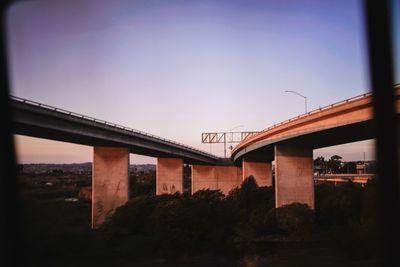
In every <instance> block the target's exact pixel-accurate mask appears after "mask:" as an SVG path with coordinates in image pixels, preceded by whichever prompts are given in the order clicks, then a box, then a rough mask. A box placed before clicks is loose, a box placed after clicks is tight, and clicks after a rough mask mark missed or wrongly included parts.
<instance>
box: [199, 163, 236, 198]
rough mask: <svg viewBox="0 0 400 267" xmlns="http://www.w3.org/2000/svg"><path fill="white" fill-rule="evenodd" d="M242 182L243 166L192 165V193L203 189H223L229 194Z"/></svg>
mask: <svg viewBox="0 0 400 267" xmlns="http://www.w3.org/2000/svg"><path fill="white" fill-rule="evenodd" d="M241 183H242V168H241V167H236V166H210V165H192V194H194V193H195V192H197V191H199V190H202V189H211V190H221V192H222V193H224V194H225V195H227V194H228V193H229V191H231V190H232V189H234V188H236V187H239V186H240V185H241Z"/></svg>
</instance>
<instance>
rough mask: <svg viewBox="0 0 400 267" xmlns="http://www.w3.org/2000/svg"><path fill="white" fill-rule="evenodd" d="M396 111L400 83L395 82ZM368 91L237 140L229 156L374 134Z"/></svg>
mask: <svg viewBox="0 0 400 267" xmlns="http://www.w3.org/2000/svg"><path fill="white" fill-rule="evenodd" d="M395 89H396V95H397V102H396V107H397V112H398V113H399V112H400V85H396V86H395ZM372 119H373V112H372V95H371V94H370V93H367V94H364V95H360V96H357V97H353V98H350V99H347V100H343V101H340V102H338V103H335V104H332V105H329V106H326V107H323V108H319V109H316V110H313V111H311V112H308V113H306V114H303V115H300V116H297V117H295V118H291V119H289V120H286V121H284V122H281V123H278V124H276V125H273V126H271V127H268V128H266V129H264V130H262V131H260V132H259V133H258V134H255V135H253V136H251V137H250V138H247V139H246V140H244V141H242V142H241V143H239V144H238V145H237V146H236V147H235V148H234V149H233V150H232V155H231V159H232V161H234V162H235V163H236V164H240V162H241V159H242V158H249V159H254V160H267V161H272V160H274V157H275V155H274V148H275V145H277V144H280V143H287V144H291V145H301V146H306V147H309V148H312V149H317V148H322V147H327V146H332V145H339V144H345V143H351V142H356V141H362V140H367V139H373V138H375V133H374V126H373V120H372Z"/></svg>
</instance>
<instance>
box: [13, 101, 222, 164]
mask: <svg viewBox="0 0 400 267" xmlns="http://www.w3.org/2000/svg"><path fill="white" fill-rule="evenodd" d="M10 98H11V99H12V100H15V101H17V102H20V103H24V104H28V105H33V106H37V107H40V108H45V109H48V110H52V111H56V112H59V113H63V114H65V115H69V116H72V117H76V118H80V119H84V120H88V121H91V122H96V123H100V124H103V125H106V126H111V127H115V128H118V129H121V130H125V131H127V132H128V133H131V134H132V133H134V134H140V135H144V136H146V137H151V138H154V139H158V140H160V141H163V142H166V143H171V144H174V145H178V146H181V147H184V148H186V149H187V150H191V151H194V152H197V153H200V154H202V155H205V156H211V157H213V158H216V159H217V158H218V156H216V155H213V154H210V153H208V152H205V151H202V150H200V149H197V148H194V147H190V146H188V145H185V144H182V143H179V142H176V141H173V140H169V139H166V138H163V137H160V136H157V135H154V134H150V133H146V132H143V131H139V130H135V129H133V128H129V127H125V126H122V125H119V124H116V123H112V122H108V121H105V120H100V119H96V118H93V117H90V116H86V115H83V114H79V113H76V112H72V111H69V110H65V109H62V108H56V107H53V106H50V105H46V104H42V103H39V102H35V101H32V100H28V99H24V98H21V97H17V96H11V95H10Z"/></svg>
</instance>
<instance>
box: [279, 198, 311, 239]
mask: <svg viewBox="0 0 400 267" xmlns="http://www.w3.org/2000/svg"><path fill="white" fill-rule="evenodd" d="M275 220H276V227H277V229H279V230H281V231H283V232H284V233H286V234H290V235H293V234H294V235H298V234H308V233H311V231H312V229H313V227H314V212H313V211H312V210H311V209H310V207H309V206H308V205H307V204H300V203H293V204H290V205H285V206H283V207H280V208H277V209H275Z"/></svg>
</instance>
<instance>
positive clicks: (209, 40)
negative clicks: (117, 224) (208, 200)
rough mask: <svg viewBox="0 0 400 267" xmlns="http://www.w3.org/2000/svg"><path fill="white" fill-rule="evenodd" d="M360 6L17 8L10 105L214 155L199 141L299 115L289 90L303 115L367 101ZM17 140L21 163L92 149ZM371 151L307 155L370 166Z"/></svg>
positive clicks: (356, 148) (83, 154)
mask: <svg viewBox="0 0 400 267" xmlns="http://www.w3.org/2000/svg"><path fill="white" fill-rule="evenodd" d="M361 3H362V2H361V1H335V4H332V1H294V0H293V1H232V0H230V1H161V0H160V1H47V0H46V1H45V0H35V1H26V2H20V3H17V4H15V5H14V6H13V7H12V8H11V9H10V10H9V13H8V27H7V31H8V43H9V63H10V66H11V68H10V78H11V84H12V94H13V95H17V96H20V97H24V98H28V99H31V100H35V101H39V102H43V103H46V104H49V105H53V106H57V107H60V108H65V109H68V110H72V111H75V112H78V113H83V114H86V115H90V116H93V117H96V118H100V119H105V120H108V121H111V122H115V123H119V124H122V125H125V126H129V127H132V128H135V129H139V130H142V131H147V132H150V133H153V134H157V135H160V136H163V137H166V138H169V139H173V140H176V141H179V142H183V143H187V144H189V145H192V146H195V147H198V148H201V149H203V150H206V151H210V146H209V145H206V144H201V139H200V135H201V133H202V132H207V131H228V130H229V129H232V128H234V127H236V126H239V125H243V127H238V128H237V130H243V131H246V130H249V131H251V130H261V129H263V128H266V127H268V126H270V125H272V124H274V123H277V122H280V121H282V120H286V119H288V118H290V117H293V116H296V115H299V114H300V113H302V112H303V111H304V103H303V100H302V99H301V98H300V97H298V96H295V95H292V94H287V93H284V91H285V90H295V91H298V92H300V93H302V94H303V95H306V96H307V97H308V105H309V110H311V109H315V108H318V107H320V106H325V105H328V104H331V103H333V102H336V101H340V100H342V99H346V98H349V97H353V96H356V95H359V94H363V93H365V92H367V91H369V83H368V73H367V57H366V42H365V34H364V25H363V13H362V5H361ZM396 4H397V3H396ZM393 10H397V11H396V12H394V13H395V14H398V5H397V7H395V8H394V9H393ZM397 22H398V17H397V18H396V23H397ZM396 37H397V40H398V38H399V36H396ZM397 43H398V42H397ZM399 60H400V58H399V55H398V54H396V61H397V62H398V61H399ZM397 77H399V75H397ZM16 140H17V144H18V154H19V159H20V161H22V162H81V161H91V149H90V148H89V147H84V146H77V145H69V144H63V143H58V142H50V141H43V140H38V139H32V138H26V137H17V138H16ZM44 147H45V148H46V149H43V148H44ZM372 148H373V143H372V142H362V143H357V144H353V145H346V146H341V147H339V148H331V149H325V150H317V151H314V155H315V156H317V155H319V154H321V155H329V154H339V155H343V156H344V157H345V159H346V158H347V159H348V160H351V159H361V158H362V155H363V152H364V151H367V158H371V157H372V154H373V149H372ZM60 151H62V153H61V152H60ZM222 151H223V149H222V147H221V146H213V147H212V152H214V153H217V154H219V155H221V153H223V152H222ZM133 161H134V162H137V163H141V162H147V161H149V159H147V158H141V157H136V156H135V157H133ZM150 161H152V160H150ZM153 161H154V160H153Z"/></svg>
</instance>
